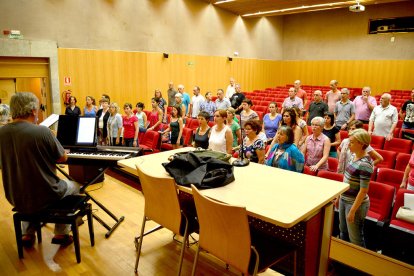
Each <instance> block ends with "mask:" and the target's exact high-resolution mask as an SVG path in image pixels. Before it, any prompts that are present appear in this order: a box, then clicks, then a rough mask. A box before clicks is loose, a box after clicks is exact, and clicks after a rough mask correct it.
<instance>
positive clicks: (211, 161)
mask: <svg viewBox="0 0 414 276" xmlns="http://www.w3.org/2000/svg"><path fill="white" fill-rule="evenodd" d="M162 165H163V166H164V168H165V170H166V171H167V172H168V173H169V174H170V175H171V176H172V177H173V178H174V180H175V182H177V184H179V185H182V186H186V187H190V185H191V184H193V185H194V186H196V187H197V189H211V188H217V187H222V186H225V185H227V184H229V183H230V182H233V181H234V174H233V166H232V165H231V164H229V163H227V162H224V161H221V160H219V159H216V158H213V157H210V156H208V157H206V156H197V155H196V154H194V153H192V152H188V153H186V154H180V155H178V156H175V157H174V158H173V160H171V161H170V162H168V163H163V164H162Z"/></svg>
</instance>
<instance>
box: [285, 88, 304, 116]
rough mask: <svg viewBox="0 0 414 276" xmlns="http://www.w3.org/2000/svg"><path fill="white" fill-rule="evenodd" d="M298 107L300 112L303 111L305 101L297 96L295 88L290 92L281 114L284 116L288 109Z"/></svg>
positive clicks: (290, 89)
mask: <svg viewBox="0 0 414 276" xmlns="http://www.w3.org/2000/svg"><path fill="white" fill-rule="evenodd" d="M292 107H297V108H299V109H300V110H302V109H303V101H302V99H301V98H299V97H297V96H296V92H295V88H293V87H291V88H289V90H288V97H287V98H286V99H285V100H284V101H283V103H282V111H281V112H280V113H281V114H283V112H284V111H285V109H286V108H292Z"/></svg>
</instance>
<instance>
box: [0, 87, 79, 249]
mask: <svg viewBox="0 0 414 276" xmlns="http://www.w3.org/2000/svg"><path fill="white" fill-rule="evenodd" d="M10 109H11V115H12V118H13V122H11V123H9V124H7V125H5V126H3V127H1V128H0V168H1V171H2V175H3V186H4V192H5V195H6V198H7V200H8V201H9V202H10V204H11V205H13V206H14V207H15V209H16V210H17V211H18V212H22V213H26V214H31V213H35V212H37V211H40V210H42V209H43V208H45V207H47V206H48V205H50V204H52V203H55V202H56V201H59V200H61V199H62V198H64V197H65V196H67V195H71V194H76V193H78V191H79V187H78V186H77V184H75V183H74V182H71V181H65V180H62V179H59V177H58V176H57V174H56V163H58V162H65V161H66V160H67V155H66V153H65V151H64V149H63V147H62V146H61V144H60V143H59V141H58V140H57V139H56V137H55V136H54V135H53V134H52V132H51V130H50V129H48V128H47V127H44V126H38V125H36V122H37V116H38V111H39V100H38V99H37V98H36V96H35V95H34V94H33V93H30V92H19V93H16V94H14V95H13V96H12V97H11V100H10ZM22 228H23V231H22V232H23V238H22V241H23V245H25V246H33V243H34V241H35V229H36V228H35V226H34V225H33V224H31V223H28V222H23V223H22ZM69 231H70V225H64V224H56V226H55V236H54V238H53V239H52V243H56V244H61V245H68V244H70V243H71V242H72V241H73V239H72V237H71V236H69Z"/></svg>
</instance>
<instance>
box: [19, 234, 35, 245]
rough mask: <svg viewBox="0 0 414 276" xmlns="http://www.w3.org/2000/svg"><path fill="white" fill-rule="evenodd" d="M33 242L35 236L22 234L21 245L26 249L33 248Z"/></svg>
mask: <svg viewBox="0 0 414 276" xmlns="http://www.w3.org/2000/svg"><path fill="white" fill-rule="evenodd" d="M35 240H36V235H35V234H24V235H23V236H22V244H23V246H24V247H26V248H30V247H33V245H34V243H35Z"/></svg>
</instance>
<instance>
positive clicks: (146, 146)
mask: <svg viewBox="0 0 414 276" xmlns="http://www.w3.org/2000/svg"><path fill="white" fill-rule="evenodd" d="M160 140H161V135H160V133H159V132H158V131H153V130H147V132H145V134H144V137H143V138H142V141H139V148H140V149H141V154H151V153H156V152H159V151H160V149H159V148H160V143H161V141H160Z"/></svg>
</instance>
